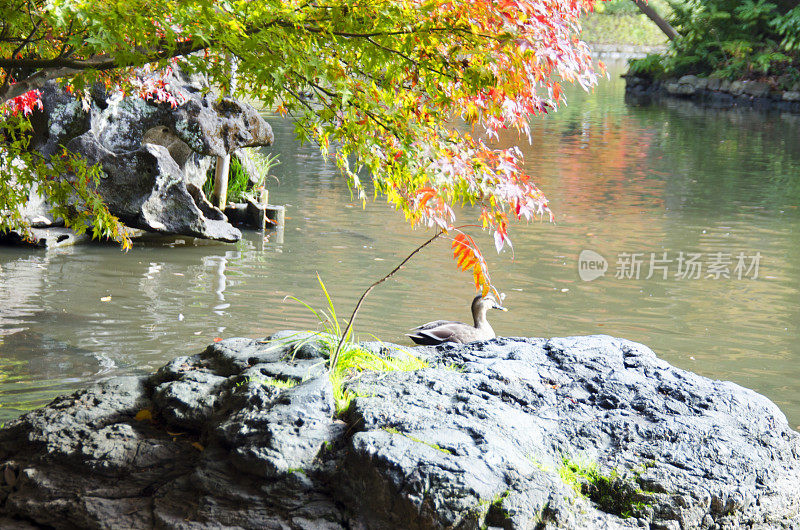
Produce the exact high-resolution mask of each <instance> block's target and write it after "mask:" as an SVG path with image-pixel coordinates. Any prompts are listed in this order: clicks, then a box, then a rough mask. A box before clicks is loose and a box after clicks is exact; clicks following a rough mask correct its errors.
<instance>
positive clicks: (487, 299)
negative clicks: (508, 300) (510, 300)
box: [472, 293, 508, 315]
mask: <svg viewBox="0 0 800 530" xmlns="http://www.w3.org/2000/svg"><path fill="white" fill-rule="evenodd" d="M489 309H499V310H500V311H508V309H506V308H505V307H503V306H502V305H500V303H499V302H498V301H497V298H495V297H494V294H492V293H489V294H487V295H486V296H481V295H478V296H476V297H475V299H474V300H472V314H473V315H474V314H478V313H486V311H487V310H489Z"/></svg>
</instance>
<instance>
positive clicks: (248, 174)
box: [203, 149, 281, 202]
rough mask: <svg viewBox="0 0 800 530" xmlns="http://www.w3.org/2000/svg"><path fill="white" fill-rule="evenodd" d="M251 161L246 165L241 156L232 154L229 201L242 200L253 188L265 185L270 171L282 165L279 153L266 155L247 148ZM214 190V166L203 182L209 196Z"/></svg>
mask: <svg viewBox="0 0 800 530" xmlns="http://www.w3.org/2000/svg"><path fill="white" fill-rule="evenodd" d="M246 151H247V158H248V159H249V160H250V162H249V163H248V164H247V165H246V166H245V164H242V162H241V160H239V158H237V157H235V156H232V157H231V165H230V169H229V171H228V193H227V197H228V202H242V201H244V200H245V198H246V197H247V195H248V192H250V191H251V190H252V189H254V188H257V187H260V186H263V185H264V184H265V183H266V181H267V178H269V177H270V176H272V175H270V171H271V170H272V169H273V168H274V167H275V166H278V165H280V163H281V162H280V160H278V155H277V154H274V155H264V154H262V153H261V152H260V151H258V150H255V149H246ZM213 192H214V166H212V167H211V168H210V169H209V170H208V175H207V176H206V181H205V183H204V184H203V193H204V194H205V196H206V197H207V198H210V197H211V194H212V193H213Z"/></svg>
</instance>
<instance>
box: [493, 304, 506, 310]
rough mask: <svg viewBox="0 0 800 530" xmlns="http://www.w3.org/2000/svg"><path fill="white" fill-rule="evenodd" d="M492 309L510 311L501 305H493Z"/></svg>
mask: <svg viewBox="0 0 800 530" xmlns="http://www.w3.org/2000/svg"><path fill="white" fill-rule="evenodd" d="M492 309H499V310H500V311H508V309H506V308H505V307H503V306H501V305H500V304H492Z"/></svg>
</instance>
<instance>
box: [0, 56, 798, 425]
mask: <svg viewBox="0 0 800 530" xmlns="http://www.w3.org/2000/svg"><path fill="white" fill-rule="evenodd" d="M618 74H619V66H617V68H616V69H612V77H611V79H609V80H606V81H603V82H602V84H601V85H600V86H599V87H598V88H597V89H596V90H595V91H594V92H593V93H591V94H585V93H583V92H581V91H580V90H571V91H569V93H568V98H569V99H568V101H569V105H568V106H566V107H563V108H562V109H561V110H559V111H558V112H556V113H552V114H551V115H549V116H547V117H545V118H543V119H539V120H535V123H534V124H533V141H532V144H531V145H528V143H527V140H523V149H524V151H525V153H526V164H527V166H528V169H529V171H530V173H531V174H533V175H534V176H535V177H536V180H537V183H538V184H539V185H540V187H541V188H542V189H543V190H544V191H545V192H546V193H547V195H548V197H549V198H550V200H551V206H552V208H553V210H554V212H555V214H556V223H554V224H550V223H540V222H536V223H532V224H530V225H525V224H520V225H517V226H514V227H513V228H512V231H511V236H512V238H513V243H514V249H515V254H514V255H512V254H511V253H509V252H504V253H503V254H501V255H497V254H496V253H495V252H494V250H493V244H492V239H491V237H490V235H489V234H488V233H481V232H477V233H474V234H473V235H475V236H476V239H477V240H478V241H479V243H480V244H482V245H483V248H484V251H485V253H486V255H487V258H488V261H489V263H490V266H491V270H492V277H493V280H494V282H495V284H496V285H497V286H498V287H499V288H500V289H501V290H502V291H504V292H505V293H506V295H507V296H506V299H505V305H506V306H507V307H508V308H509V309H510V311H509V312H508V313H500V312H494V313H495V314H493V315H491V317H493V318H492V323H493V325H494V328H495V330H496V332H497V333H498V335H506V336H520V335H523V336H540V337H542V336H543V337H550V336H566V335H583V334H597V333H602V334H609V335H615V336H619V337H625V338H628V339H631V340H634V341H639V342H642V343H645V344H647V345H648V346H650V347H651V348H653V350H655V351H656V353H657V354H659V355H660V356H661V357H663V358H664V359H666V360H667V361H669V362H671V363H673V364H675V365H677V366H679V367H681V368H685V369H688V370H692V371H695V372H697V373H700V374H702V375H705V376H708V377H712V378H718V379H728V380H732V381H734V382H736V383H739V384H741V385H744V386H747V387H750V388H753V389H755V390H757V391H758V392H761V393H763V394H765V395H767V396H768V397H770V398H771V399H773V400H774V401H775V402H777V403H778V404H779V406H780V407H781V408H782V410H783V411H784V412H785V413H786V415H787V416H788V417H789V420H790V422H792V425H793V426H797V425H800V326H798V322H799V321H800V318H799V317H800V303H799V302H798V290H799V289H800V275H799V274H798V272H800V247H799V246H798V243H800V211H798V205H800V116H796V115H795V116H790V115H780V114H759V113H754V112H747V111H712V110H701V109H696V108H694V107H692V106H691V105H678V104H672V105H667V106H658V107H646V108H645V107H632V106H627V105H626V104H625V102H624V101H623V99H624V98H623V93H624V85H623V82H622V81H621V80H620V79H619V78H618V77H617V76H618ZM270 121H271V124H272V126H273V128H274V130H275V136H276V145H275V147H274V148H270V149H269V151H270V152H277V153H279V154H280V157H281V160H282V165H280V166H279V167H278V168H277V170H276V171H275V173H276V175H277V176H278V177H279V180H280V182H279V183H274V184H273V185H271V189H270V199H271V202H273V203H278V204H286V205H287V214H286V215H287V221H286V229H285V236H284V241H283V243H282V244H278V243H276V242H275V237H274V236H273V237H271V238H270V241H266V242H265V241H264V238H263V236H262V235H261V234H258V233H255V232H249V233H246V234H245V238H244V240H242V241H241V242H240V243H238V244H234V245H228V244H216V243H202V244H195V243H194V242H192V241H191V240H186V242H185V243H182V242H181V241H177V242H172V243H171V244H166V243H164V242H161V243H149V244H140V245H137V246H135V247H134V249H133V250H131V251H130V252H128V253H123V252H120V251H119V249H117V248H115V247H113V246H99V245H92V246H80V247H74V248H67V249H60V250H51V251H44V250H30V249H19V248H10V247H0V421H2V420H7V419H9V418H12V417H14V416H16V415H18V414H20V413H21V412H24V411H26V410H29V409H31V408H34V407H37V406H40V405H42V404H44V403H46V402H48V401H49V400H50V399H52V398H53V397H54V396H55V395H58V394H61V393H64V392H67V391H71V390H73V389H76V388H80V387H82V386H85V385H86V384H88V383H90V382H92V381H96V380H98V379H102V378H106V377H110V376H113V375H118V374H128V373H144V372H146V371H150V370H153V369H156V368H158V367H159V366H161V365H162V364H164V363H165V362H167V361H168V360H170V359H171V358H173V357H175V356H178V355H187V354H193V353H197V352H199V351H201V350H202V349H203V348H204V347H205V346H206V345H207V344H209V343H210V342H212V341H213V339H214V338H216V337H234V336H247V337H264V336H265V335H268V334H270V333H272V332H273V331H276V330H279V329H287V328H291V329H310V328H311V329H313V328H315V327H316V326H317V322H316V319H315V317H314V316H313V315H312V314H311V313H310V312H309V311H308V310H307V309H305V308H304V307H303V306H302V305H301V304H299V303H297V302H295V301H292V300H290V299H286V297H287V296H294V297H297V298H299V299H301V300H303V301H305V302H307V303H309V304H310V305H312V306H315V307H318V308H322V307H324V298H323V295H322V292H321V290H320V289H319V286H318V284H317V278H316V275H317V273H319V274H320V275H321V276H322V278H323V280H324V281H325V283H326V284H327V286H328V289H329V290H330V292H331V294H332V296H333V299H334V302H335V303H336V305H337V309H338V311H339V313H340V314H341V315H342V316H344V315H346V314H349V312H350V311H351V309H352V306H353V304H354V303H355V301H356V299H357V298H358V295H359V294H360V292H361V291H362V290H363V289H364V288H366V287H367V286H368V285H369V284H370V283H371V282H372V281H374V280H375V279H377V278H379V277H380V276H382V275H383V274H384V273H386V272H388V271H389V270H391V269H392V268H393V267H394V266H395V265H396V264H397V263H398V262H399V261H400V260H401V259H402V258H403V257H404V256H405V255H406V254H408V252H410V251H411V250H412V249H413V248H414V247H415V246H416V245H418V244H419V243H421V242H422V241H424V240H425V239H426V238H427V237H428V236H429V235H430V234H429V233H426V232H425V231H422V230H417V231H415V230H412V229H411V228H409V226H408V225H406V224H405V222H404V221H403V219H402V216H401V215H400V214H398V213H396V212H394V211H392V210H391V209H390V208H388V207H387V206H386V205H385V204H383V203H381V202H371V203H368V204H367V206H366V209H362V208H361V205H360V204H358V203H355V202H354V201H353V200H352V198H351V197H350V194H349V192H348V189H347V186H346V185H345V183H344V182H343V180H342V179H341V178H339V177H338V175H337V174H336V171H335V168H334V167H332V166H331V165H326V164H325V163H324V162H323V161H322V160H321V159H320V156H319V155H318V152H317V151H316V150H315V149H314V147H313V146H308V145H306V146H300V145H298V144H297V143H296V142H295V141H294V140H293V133H292V128H291V124H290V123H289V122H287V121H283V120H280V119H277V118H270ZM516 140H517V139H516V138H507V139H505V140H504V141H505V142H506V143H508V142H511V141H516ZM474 214H475V212H470V211H468V210H467V211H461V212H460V215H461V219H462V221H464V222H469V221H471V220H473V219H474ZM584 250H591V251H594V252H596V253H598V254H599V255H600V256H602V257H603V258H604V259H605V260H606V261H607V271H606V272H605V275H603V276H601V277H598V278H596V279H594V280H593V281H584V280H582V279H581V276H580V275H579V265H578V261H579V255H580V254H581V252H582V251H584ZM664 253H666V255H665V254H664ZM697 254H699V256H697ZM633 255H635V260H637V261H638V260H641V264H640V269H639V277H638V279H637V278H636V271H635V270H632V269H631V268H629V267H628V265H629V264H631V263H633V258H632V257H631V256H633ZM740 255H741V256H742V259H741V262H742V263H741V264H740V263H739V261H740V260H739V258H738V256H740ZM754 256H759V258H758V272H757V274H756V271H755V267H754V265H755V261H756V260H755V258H754ZM651 257H652V259H653V263H652V265H654V267H653V268H651ZM679 257H683V258H684V260H688V259H689V258H691V257H694V263H699V264H700V265H701V266H702V270H701V271H700V278H697V279H695V278H694V277H693V276H694V273H695V271H694V270H692V271H691V272H692V274H690V275H688V277H684V275H682V274H681V275H678V272H679V271H678V266H679V262H678V261H679ZM727 260H730V262H729V263H727ZM594 261H599V259H595V260H594ZM681 265H682V270H681V272H686V263H682V264H681ZM740 265H744V268H742V267H741V266H740ZM588 266H589V265H588V264H587V265H586V267H588ZM709 267H711V268H710V269H709ZM715 267H716V269H715ZM748 269H749V270H748ZM588 270H589V269H588V268H587V269H585V270H584V272H587V271H588ZM715 270H717V271H718V273H719V274H717V273H714V271H715ZM726 270H727V271H728V274H729V276H730V277H729V278H725V277H724V275H723V274H722V273H724V272H725V271H726ZM709 272H711V273H712V274H711V277H708V275H709ZM650 273H652V275H651V274H650ZM665 274H666V276H667V277H666V279H665V278H664V275H665ZM648 275H650V276H651V277H649V278H648V277H647V276H648ZM716 275H719V276H720V277H719V278H716V277H715V276H716ZM618 276H619V277H618ZM109 296H110V297H111V299H110V300H108V301H101V299H103V298H106V297H109ZM472 296H473V287H472V285H471V278H470V277H469V276H468V275H467V274H465V273H461V272H458V271H457V270H456V267H455V263H454V261H453V260H452V259H451V257H450V248H449V245H448V244H447V243H446V242H444V241H440V242H437V243H436V244H434V245H433V246H432V247H429V248H428V249H426V250H425V251H423V253H422V254H421V255H420V256H419V257H417V258H415V259H414V260H413V261H412V262H410V263H409V264H408V265H407V266H406V267H405V268H404V269H403V270H402V271H401V272H400V273H399V274H397V275H396V276H395V277H394V278H392V279H391V280H390V281H388V282H386V283H385V284H384V285H382V286H380V287H379V288H377V289H376V290H375V291H374V292H373V293H372V294H371V295H370V297H369V298H368V299H367V301H366V303H365V304H364V306H363V308H362V310H361V313H360V315H359V319H358V321H357V324H356V332H357V333H358V334H359V335H360V336H361V337H363V338H364V339H370V338H372V337H373V336H374V337H377V338H379V339H381V340H384V341H392V342H399V343H401V344H408V341H407V340H405V338H404V335H403V334H404V332H405V331H406V330H407V329H408V328H410V327H413V326H414V325H417V324H420V323H423V322H426V321H429V320H433V319H438V318H447V319H459V320H465V319H468V309H467V304H468V303H469V300H470V299H471V297H472Z"/></svg>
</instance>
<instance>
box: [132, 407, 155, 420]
mask: <svg viewBox="0 0 800 530" xmlns="http://www.w3.org/2000/svg"><path fill="white" fill-rule="evenodd" d="M133 419H135V420H136V421H145V420H152V419H153V413H152V412H151V411H150V409H142V410H140V411H139V412H137V413H136V416H134V417H133Z"/></svg>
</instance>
